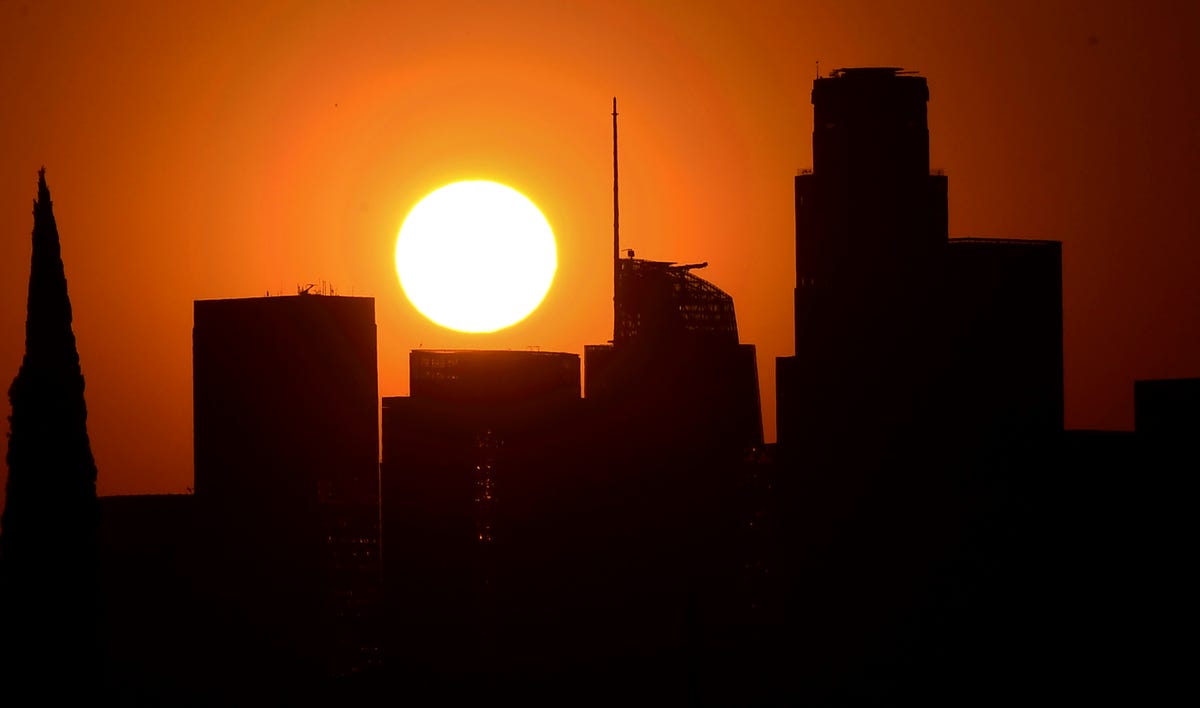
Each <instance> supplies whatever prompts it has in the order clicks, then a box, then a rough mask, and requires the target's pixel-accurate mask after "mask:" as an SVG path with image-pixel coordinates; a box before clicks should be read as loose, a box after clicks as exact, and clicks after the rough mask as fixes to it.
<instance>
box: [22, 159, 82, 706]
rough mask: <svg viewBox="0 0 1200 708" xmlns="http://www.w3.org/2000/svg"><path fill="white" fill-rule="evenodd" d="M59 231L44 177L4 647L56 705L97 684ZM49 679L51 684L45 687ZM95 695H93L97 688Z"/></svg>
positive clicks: (75, 380)
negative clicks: (65, 695) (64, 696)
mask: <svg viewBox="0 0 1200 708" xmlns="http://www.w3.org/2000/svg"><path fill="white" fill-rule="evenodd" d="M83 388H84V384H83V373H82V371H81V370H80V366H79V354H78V352H77V350H76V347H75V334H74V333H73V332H72V330H71V301H70V299H69V297H68V296H67V279H66V275H65V273H64V270H63V261H62V253H61V249H60V245H59V240H58V227H57V225H56V224H55V221H54V212H53V209H52V206H51V202H50V190H49V189H48V188H47V187H46V170H45V168H42V169H41V170H40V171H39V172H38V195H37V199H36V200H35V201H34V203H33V255H32V259H31V262H30V272H29V300H28V308H27V313H26V320H25V358H24V360H23V361H22V362H21V368H20V371H19V372H18V373H17V376H16V378H15V379H14V380H13V383H12V387H11V388H10V389H9V391H8V397H9V401H10V402H11V404H12V415H11V416H10V418H9V441H8V458H7V462H8V487H7V491H8V498H7V501H6V503H5V507H4V514H3V518H2V519H0V583H2V585H0V591H2V592H3V605H2V606H0V617H2V618H3V627H0V642H3V643H4V650H5V651H4V654H5V656H4V657H3V659H4V661H3V667H0V674H8V676H7V677H6V678H7V681H5V683H4V684H2V685H0V692H2V693H0V703H4V702H7V701H5V700H4V694H7V695H8V697H9V698H12V697H14V694H15V695H28V694H23V693H17V692H16V689H17V687H18V686H22V685H23V686H24V687H25V688H31V687H34V686H36V687H37V688H35V689H34V690H36V691H37V692H38V694H40V696H41V700H46V699H49V698H51V697H52V696H55V695H59V696H61V695H62V693H63V692H67V691H70V692H78V691H81V690H85V689H94V688H95V686H94V683H93V682H92V681H89V680H88V679H94V678H97V677H98V676H99V657H98V654H99V652H98V649H97V646H98V641H97V636H96V626H97V614H98V613H97V609H98V604H99V603H98V577H97V576H98V572H97V571H98V569H97V538H96V534H97V522H98V504H97V501H96V463H95V460H94V459H93V457H92V450H91V445H90V443H89V441H88V433H87V407H86V405H85V404H84V399H83ZM47 679H50V680H47ZM88 684H92V685H90V686H89V685H88Z"/></svg>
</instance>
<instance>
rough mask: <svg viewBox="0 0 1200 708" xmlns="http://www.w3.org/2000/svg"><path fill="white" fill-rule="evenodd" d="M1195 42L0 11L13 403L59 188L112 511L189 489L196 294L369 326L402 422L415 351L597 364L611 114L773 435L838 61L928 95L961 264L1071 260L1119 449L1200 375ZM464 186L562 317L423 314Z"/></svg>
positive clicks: (898, 17)
mask: <svg viewBox="0 0 1200 708" xmlns="http://www.w3.org/2000/svg"><path fill="white" fill-rule="evenodd" d="M1198 29H1200V3H1195V2H1178V3H1167V2H1153V1H1151V2H1146V1H1144V0H1143V1H1141V2H1107V3H1100V2H1095V3H1093V2H1054V1H1050V2H1046V1H1037V2H1026V1H1020V2H1014V1H1013V0H1005V1H1003V2H985V1H983V0H979V1H975V2H958V1H950V0H947V1H945V2H919V1H918V2H913V1H910V2H902V3H901V2H828V1H825V0H822V1H821V2H807V1H803V0H793V1H787V2H775V3H770V2H736V3H735V2H698V1H697V0H687V1H686V2H620V1H616V0H614V1H611V2H564V1H551V2H505V3H500V2H452V1H443V2H438V3H427V4H417V3H397V2H349V1H346V2H327V3H317V2H299V1H293V2H273V3H272V2H253V3H246V2H241V1H239V2H194V3H192V2H184V3H162V2H105V3H85V2H17V1H14V0H0V156H3V157H2V160H3V161H2V163H0V383H4V387H5V388H7V382H8V381H10V380H11V377H13V376H15V375H16V373H17V369H18V367H19V365H20V359H21V355H22V352H23V344H24V342H23V338H24V319H25V298H26V288H27V285H28V278H29V251H30V239H29V235H30V231H31V228H32V216H31V204H32V200H33V198H34V196H35V195H36V184H37V170H38V168H39V167H41V166H43V165H45V167H46V171H47V172H46V174H47V180H48V182H49V185H50V189H51V193H52V196H53V198H54V211H55V215H56V216H57V219H58V225H59V230H60V233H61V236H62V246H63V254H64V260H65V262H66V270H67V278H68V283H69V287H70V294H71V299H72V303H73V305H74V312H75V333H76V336H77V338H78V344H79V352H80V356H81V361H82V365H83V371H84V375H85V377H86V380H87V403H88V408H89V413H90V417H89V421H88V425H89V430H90V433H91V440H92V448H93V451H94V453H95V456H96V461H97V464H98V467H99V470H100V477H99V482H98V485H99V491H100V493H102V494H118V493H151V492H179V491H184V490H185V489H186V488H187V487H189V486H191V479H192V432H191V430H192V428H191V425H192V409H191V326H192V301H193V300H195V299H198V298H221V297H248V296H258V295H263V294H264V293H265V292H266V291H268V290H270V291H271V292H272V293H277V292H282V293H285V294H286V293H294V292H295V288H296V287H297V285H298V284H304V283H310V282H320V281H326V282H328V283H331V284H332V285H333V287H334V288H336V289H337V291H338V292H339V293H341V294H355V295H369V296H373V297H374V298H375V299H376V320H377V322H378V325H379V388H380V392H381V394H382V395H385V396H387V395H404V394H407V393H408V370H407V362H408V352H409V350H410V349H413V348H417V347H427V348H429V347H471V348H501V349H525V348H528V347H539V348H541V349H543V350H559V351H568V352H577V353H582V351H583V346H584V345H585V344H590V343H603V342H604V341H606V340H607V339H609V338H610V337H611V324H612V320H611V309H610V308H611V297H612V295H611V291H610V288H611V282H612V281H611V265H610V261H609V260H608V259H609V257H610V253H611V240H610V239H611V229H612V217H611V199H612V194H611V144H610V140H611V133H610V130H611V129H610V117H609V112H610V110H611V109H610V101H611V98H612V97H613V96H614V95H615V96H617V97H618V101H619V103H620V105H619V110H620V112H621V119H620V121H621V122H620V129H621V197H622V200H621V234H622V240H623V246H627V247H632V248H634V249H636V251H637V254H638V256H639V257H645V258H653V259H661V260H674V261H681V262H695V261H708V262H709V263H710V264H711V265H710V267H709V268H707V269H706V270H704V271H699V273H698V274H699V275H701V276H702V277H704V278H706V279H708V280H710V281H712V282H713V283H715V284H716V285H718V286H719V287H721V288H723V289H724V290H726V291H727V292H729V293H730V294H731V295H732V296H733V297H734V300H735V303H736V305H737V313H738V320H739V325H740V331H741V338H742V341H743V342H747V343H752V344H755V345H757V346H758V355H759V378H760V382H761V385H762V397H763V402H764V407H765V409H766V410H765V423H766V425H767V432H768V438H769V439H774V434H773V433H774V422H775V415H774V385H775V381H774V359H775V357H776V356H781V355H789V354H792V353H793V343H792V341H793V340H792V336H793V335H792V305H791V296H792V295H791V294H792V288H793V286H794V279H795V269H794V252H795V249H794V245H793V243H794V211H793V191H792V190H793V177H794V175H795V174H796V171H797V170H798V169H800V168H805V167H810V166H811V131H812V106H811V103H810V95H809V94H810V91H811V87H812V79H813V78H814V76H815V75H816V71H817V62H818V61H819V62H820V70H821V72H822V73H827V72H828V71H830V70H832V69H834V68H838V67H843V66H872V65H882V66H900V67H905V68H908V69H914V70H917V71H919V72H920V73H921V74H922V75H924V76H926V77H927V78H928V81H929V86H930V92H931V101H930V105H929V125H930V131H931V152H932V156H931V158H932V165H933V166H934V167H937V168H941V169H944V170H945V171H946V174H947V175H948V176H949V180H950V231H951V235H952V236H999V237H1012V238H1021V237H1024V238H1044V239H1056V240H1061V241H1062V242H1063V260H1064V264H1063V280H1064V291H1065V296H1064V299H1065V301H1064V318H1065V322H1064V325H1065V340H1066V341H1065V351H1066V416H1067V424H1068V426H1069V427H1073V428H1110V429H1128V428H1131V427H1132V424H1133V381H1134V380H1135V379H1140V378H1161V377H1177V376H1200V322H1198V317H1197V316H1198V314H1200V285H1198V284H1197V273H1200V244H1198V240H1200V216H1198V214H1200V211H1198V210H1197V208H1196V206H1195V204H1196V200H1197V197H1198V195H1200V78H1198V76H1200V74H1198V72H1197V69H1198V68H1200V50H1198V48H1197V47H1198V43H1197V42H1196V41H1195V37H1196V34H1197V30H1198ZM470 178H483V179H493V180H497V181H500V182H503V183H505V184H508V185H510V186H512V187H514V188H516V189H518V190H520V191H522V192H523V193H524V194H526V195H527V196H529V197H530V198H531V199H533V200H534V201H535V202H536V203H537V204H538V205H539V206H540V207H541V209H542V211H543V212H544V213H545V215H546V217H547V218H548V220H549V221H550V224H551V225H552V227H553V228H554V230H555V232H556V234H557V237H558V240H559V261H560V262H559V271H558V277H557V279H556V281H555V284H554V285H553V287H552V289H551V291H550V293H549V295H548V296H547V299H546V301H545V302H544V304H543V306H542V307H541V309H539V310H538V311H537V312H535V314H534V315H532V316H531V317H530V318H528V319H527V320H526V321H525V322H523V323H521V324H519V325H517V326H515V327H513V328H511V329H508V330H505V331H502V332H500V333H496V334H491V335H466V334H458V333H454V332H451V331H448V330H444V329H441V328H439V327H437V326H435V325H433V324H431V323H429V322H428V321H426V320H425V319H424V318H422V317H421V316H420V315H419V314H417V313H416V312H415V311H414V310H413V309H412V307H411V306H410V305H409V304H408V302H407V301H406V300H405V299H404V296H403V294H402V292H401V290H400V287H399V284H398V282H397V280H396V277H395V272H394V266H393V260H392V251H393V248H394V245H395V238H396V233H397V231H398V229H399V226H400V224H401V222H402V220H403V218H404V215H405V214H406V213H407V211H408V209H409V208H411V207H412V206H413V204H414V203H415V202H416V201H417V200H418V199H420V197H422V196H423V195H425V194H427V193H428V192H430V191H432V190H433V189H435V188H437V187H438V186H440V185H442V184H444V183H446V182H450V181H455V180H460V179H470ZM0 407H3V408H5V409H7V401H6V400H5V401H4V402H3V403H0Z"/></svg>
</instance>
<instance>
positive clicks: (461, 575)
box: [382, 350, 587, 701]
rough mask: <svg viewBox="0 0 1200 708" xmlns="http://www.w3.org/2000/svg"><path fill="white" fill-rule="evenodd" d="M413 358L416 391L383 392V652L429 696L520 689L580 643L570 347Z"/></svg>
mask: <svg viewBox="0 0 1200 708" xmlns="http://www.w3.org/2000/svg"><path fill="white" fill-rule="evenodd" d="M409 363H410V366H409V371H410V391H411V395H410V396H407V397H388V398H384V399H383V466H382V474H383V512H384V516H383V519H384V531H385V547H384V568H385V590H386V596H387V607H388V637H389V642H388V645H387V652H388V657H389V658H388V664H389V666H390V667H392V669H393V671H394V675H395V676H396V677H397V681H398V684H397V685H398V688H399V690H401V691H403V692H405V693H408V694H410V695H411V694H412V692H417V693H418V695H420V696H421V697H422V699H432V698H434V697H435V696H436V697H439V698H441V699H449V700H452V701H453V700H455V699H459V700H466V699H468V698H471V697H477V698H479V699H484V698H489V697H490V698H493V699H497V700H498V699H499V697H513V698H518V697H519V698H521V699H523V700H529V699H531V698H533V697H534V696H533V695H532V692H534V691H540V690H545V689H546V687H547V686H548V685H550V684H551V683H553V682H555V681H557V680H561V679H562V672H563V671H564V670H565V668H564V667H565V666H566V665H568V664H569V663H570V662H577V661H579V646H580V642H582V641H585V640H586V635H585V633H584V632H582V631H581V628H580V626H579V621H578V617H577V615H576V614H574V612H573V610H577V609H578V608H579V607H580V604H581V602H580V597H579V592H580V588H579V587H578V584H577V583H573V582H572V581H571V577H572V568H576V567H578V565H579V563H580V561H579V559H580V557H581V555H583V554H585V550H584V544H582V543H581V539H580V538H579V536H578V534H577V533H575V532H574V530H575V529H576V528H577V525H576V520H575V519H576V517H577V515H578V512H579V511H581V510H583V509H586V504H584V503H581V496H582V495H583V494H584V490H585V489H586V487H587V480H586V479H585V478H584V477H583V476H582V475H581V474H580V470H579V467H580V464H581V461H582V459H583V455H584V454H585V451H586V449H587V448H586V446H585V445H584V444H583V441H582V440H581V439H580V436H581V435H584V434H585V430H584V428H583V420H582V416H581V405H582V401H581V399H580V381H579V356H578V355H576V354H566V353H559V352H541V351H478V350H449V351H431V350H416V351H413V352H412V353H411V355H410V358H409ZM568 608H571V610H572V612H568ZM535 667H536V668H535Z"/></svg>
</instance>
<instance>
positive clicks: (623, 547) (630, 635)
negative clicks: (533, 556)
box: [584, 258, 763, 703]
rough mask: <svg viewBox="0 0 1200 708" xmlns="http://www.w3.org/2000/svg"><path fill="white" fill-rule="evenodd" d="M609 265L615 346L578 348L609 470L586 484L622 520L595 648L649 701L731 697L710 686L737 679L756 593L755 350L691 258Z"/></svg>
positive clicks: (758, 425)
mask: <svg viewBox="0 0 1200 708" xmlns="http://www.w3.org/2000/svg"><path fill="white" fill-rule="evenodd" d="M614 267H615V268H616V269H617V278H616V292H615V298H614V300H615V303H614V305H615V323H616V327H615V331H614V332H613V343H612V344H611V345H601V346H587V347H585V349H584V376H585V386H584V393H585V394H586V397H585V399H584V401H585V404H586V406H587V408H588V412H589V415H590V420H592V421H593V423H592V428H593V430H595V432H596V435H597V436H598V437H599V440H601V441H603V442H604V446H603V448H602V449H601V450H600V451H599V452H598V453H597V454H596V455H595V459H598V460H603V463H602V466H603V468H604V469H605V470H606V471H607V477H606V480H605V484H604V485H598V486H602V487H603V488H604V489H605V490H607V493H608V496H607V497H606V499H605V503H606V505H607V508H610V509H611V512H610V516H611V517H612V518H614V519H619V520H620V523H619V524H618V525H614V526H613V527H612V531H613V532H612V534H611V535H610V538H608V539H606V542H607V544H608V548H609V549H610V557H609V558H608V559H607V562H608V563H609V564H610V565H609V566H608V567H609V568H610V570H609V571H608V572H607V573H606V574H605V577H603V578H601V580H600V582H602V583H605V584H606V587H607V590H606V592H605V594H606V595H607V596H608V597H610V598H612V601H611V602H610V603H609V607H610V608H619V609H618V610H617V611H616V612H615V613H614V616H612V617H611V618H610V620H609V621H608V622H607V624H606V628H607V629H608V630H609V633H608V635H607V638H606V639H603V640H601V641H599V642H598V645H600V646H602V647H604V648H603V649H601V651H607V652H608V653H609V656H618V657H620V661H621V662H622V663H621V664H620V665H621V666H622V669H621V674H622V675H623V676H624V677H626V678H629V677H632V676H639V677H640V679H639V680H640V682H641V683H642V684H643V685H644V686H646V687H647V689H646V690H647V691H648V692H649V693H648V696H647V697H648V699H649V700H650V702H671V701H674V700H678V699H679V698H680V696H679V695H677V694H676V695H672V693H671V691H672V690H683V689H682V687H688V688H689V689H690V690H692V691H694V692H695V694H694V695H692V696H691V697H690V698H689V699H688V700H700V699H699V696H700V695H706V696H708V697H709V698H710V699H712V700H714V701H715V702H716V703H721V702H724V701H726V700H734V699H735V696H734V695H726V694H724V693H722V691H725V690H728V689H730V688H731V687H732V686H733V685H734V684H738V683H746V682H740V678H741V677H742V676H743V675H742V674H740V673H738V672H737V671H734V670H733V668H732V665H733V664H734V663H735V662H741V661H743V660H746V661H748V660H747V659H746V657H747V656H748V652H746V651H745V649H746V647H745V646H744V644H743V642H742V641H741V639H740V633H741V632H742V631H743V630H744V629H745V627H746V625H747V623H748V622H749V619H748V618H749V615H750V614H751V613H752V612H753V608H752V607H751V603H752V596H753V595H754V593H755V592H756V591H754V590H751V589H750V585H752V584H753V583H752V582H751V583H747V577H746V570H745V569H746V568H747V567H748V565H747V564H750V563H752V562H753V561H755V560H757V559H758V558H760V557H761V549H760V548H758V547H757V545H756V543H757V537H755V536H753V535H752V533H751V532H752V531H753V530H754V529H752V528H751V524H752V523H753V522H754V518H755V515H756V514H760V513H761V511H762V509H761V508H759V507H757V506H755V504H756V503H757V502H758V501H760V499H759V498H758V497H756V496H755V495H754V494H753V493H752V492H751V491H750V490H751V489H752V486H753V485H752V479H753V477H754V475H756V474H761V473H762V467H761V465H757V464H753V463H751V462H750V461H749V457H748V456H749V455H751V454H752V451H754V450H755V449H756V448H759V447H760V446H761V445H762V441H763V440H762V418H761V413H760V407H759V395H758V373H757V365H756V360H755V349H754V347H753V346H752V345H745V344H741V343H739V341H738V329H737V317H736V313H735V310H734V303H733V298H731V297H730V296H729V295H728V294H727V293H725V292H723V291H721V290H720V289H719V288H717V287H716V286H714V285H713V284H712V283H709V282H708V281H706V280H703V279H702V278H700V277H698V276H697V275H695V274H694V273H693V271H694V270H695V269H697V268H698V267H702V266H698V265H676V264H673V263H665V262H659V261H649V260H643V259H635V258H621V259H619V260H617V261H616V262H615V263H614ZM629 647H640V649H638V650H635V651H630V650H629ZM735 676H737V677H738V678H734V677H735ZM749 683H752V682H749ZM672 687H674V689H672ZM743 688H744V686H743ZM718 696H720V697H718ZM742 698H744V696H742Z"/></svg>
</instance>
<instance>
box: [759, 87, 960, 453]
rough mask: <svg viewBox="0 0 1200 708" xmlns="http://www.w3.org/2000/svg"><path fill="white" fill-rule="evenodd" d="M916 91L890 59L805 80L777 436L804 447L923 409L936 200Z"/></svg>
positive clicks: (936, 251) (904, 426)
mask: <svg viewBox="0 0 1200 708" xmlns="http://www.w3.org/2000/svg"><path fill="white" fill-rule="evenodd" d="M928 100H929V89H928V86H927V85H926V82H925V79H924V77H920V76H914V75H912V74H911V72H905V71H901V70H899V69H895V68H887V67H884V68H858V69H839V70H837V71H835V72H833V74H832V75H831V76H829V77H826V78H819V79H817V80H816V81H814V83H813V91H812V102H813V116H814V117H813V168H812V170H810V171H806V172H805V173H803V174H800V175H798V176H797V177H796V290H795V336H796V355H795V357H793V358H786V359H781V360H780V361H779V364H778V366H779V372H778V378H779V381H780V382H781V383H780V388H779V401H778V407H779V431H778V432H779V441H780V443H782V444H783V446H784V448H785V449H792V450H798V449H800V448H805V450H806V452H805V453H804V454H805V455H806V456H808V457H809V459H810V460H812V459H815V457H826V458H829V461H830V463H834V461H835V460H844V456H845V452H846V450H845V449H843V448H845V447H846V446H847V445H849V439H848V438H846V435H847V434H848V433H849V432H850V431H851V430H855V431H861V430H864V429H869V430H872V431H875V432H876V433H878V432H879V431H882V430H884V429H888V430H897V431H914V430H921V429H924V428H926V427H927V425H928V422H929V414H930V409H931V407H932V406H933V403H932V401H931V400H929V399H928V396H927V394H928V392H929V390H931V386H930V377H931V376H932V375H933V371H932V368H933V366H934V364H933V362H934V358H935V356H936V352H937V349H938V347H937V344H936V342H935V341H934V339H935V335H936V332H937V330H936V328H935V326H934V318H935V316H936V300H935V298H936V294H937V283H938V280H939V278H940V275H941V267H942V255H943V249H944V248H945V243H946V238H947V212H946V178H945V177H944V176H942V175H940V174H930V170H929V130H928V125H927V120H926V104H927V102H928ZM905 434H906V433H905ZM896 444H897V441H895V440H888V441H882V440H881V441H880V442H879V444H878V445H877V446H866V447H865V448H864V447H863V446H854V447H858V448H859V449H860V450H862V451H863V452H871V451H878V450H883V449H894V447H895V445H896ZM818 447H824V448H825V449H826V452H827V453H828V454H824V455H822V454H819V452H818V450H817V448H818Z"/></svg>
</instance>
